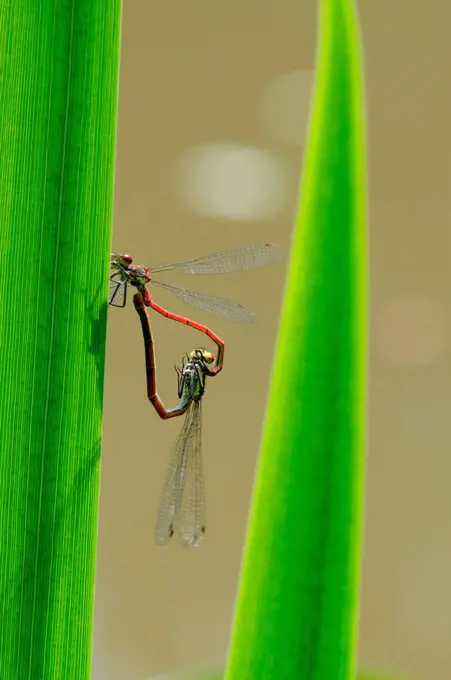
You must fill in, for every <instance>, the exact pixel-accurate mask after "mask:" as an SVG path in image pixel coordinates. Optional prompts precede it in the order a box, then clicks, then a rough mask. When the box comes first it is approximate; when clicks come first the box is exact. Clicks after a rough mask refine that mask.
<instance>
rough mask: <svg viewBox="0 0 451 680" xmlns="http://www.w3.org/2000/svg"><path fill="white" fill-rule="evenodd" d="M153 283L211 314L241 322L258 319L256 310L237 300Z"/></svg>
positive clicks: (250, 321) (166, 284) (156, 282)
mask: <svg viewBox="0 0 451 680" xmlns="http://www.w3.org/2000/svg"><path fill="white" fill-rule="evenodd" d="M151 285H155V286H160V287H161V288H166V290H169V291H170V292H171V293H172V294H173V295H175V296H176V297H178V299H179V300H182V302H185V303H186V304H187V305H191V306H192V307H197V309H202V311H204V312H208V313H209V314H214V315H215V316H221V317H222V318H225V319H230V320H231V321H238V322H240V323H254V322H255V321H256V316H255V314H254V312H251V311H250V310H249V309H246V307H243V305H240V304H238V303H237V302H232V301H231V300H225V299H224V298H220V297H215V296H214V295H209V294H208V293H201V292H200V291H195V290H186V288H180V287H179V286H173V285H171V284H169V283H163V282H162V281H155V279H152V284H151Z"/></svg>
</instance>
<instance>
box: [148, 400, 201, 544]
mask: <svg viewBox="0 0 451 680" xmlns="http://www.w3.org/2000/svg"><path fill="white" fill-rule="evenodd" d="M193 422H194V411H193V403H191V405H190V406H189V408H188V410H187V412H186V415H185V418H184V421H183V427H182V429H181V431H180V433H179V435H178V437H177V439H176V440H175V442H174V444H173V446H172V449H171V453H170V455H169V464H168V468H167V472H166V477H165V480H164V484H163V490H162V493H161V497H160V503H159V506H158V512H157V522H156V526H155V540H156V542H157V543H158V545H165V544H166V543H167V542H168V541H169V539H170V538H171V537H172V536H173V534H174V530H175V526H176V524H177V520H178V517H179V509H180V503H181V499H182V495H183V491H184V487H185V480H186V468H187V461H188V453H189V447H190V444H191V439H192V429H193Z"/></svg>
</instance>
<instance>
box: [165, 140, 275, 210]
mask: <svg viewBox="0 0 451 680" xmlns="http://www.w3.org/2000/svg"><path fill="white" fill-rule="evenodd" d="M286 185H287V180H286V172H285V167H284V165H283V164H282V162H281V161H280V160H279V159H278V158H277V156H275V155H274V154H272V153H271V152H269V151H267V150H265V149H258V148H254V147H246V146H239V145H237V144H227V143H218V144H214V145H209V146H201V147H197V148H195V149H192V150H190V151H189V152H188V153H187V154H186V155H185V156H184V158H183V159H182V161H181V164H180V167H179V173H178V188H179V191H180V192H181V195H182V196H183V198H184V199H185V201H186V202H187V203H188V205H190V207H191V208H192V209H194V210H196V211H197V212H199V213H201V214H202V215H205V216H208V217H218V218H225V219H230V220H243V221H253V220H261V219H271V218H272V217H274V216H275V215H276V214H277V213H278V212H279V211H280V210H281V209H282V207H283V204H284V201H285V198H286Z"/></svg>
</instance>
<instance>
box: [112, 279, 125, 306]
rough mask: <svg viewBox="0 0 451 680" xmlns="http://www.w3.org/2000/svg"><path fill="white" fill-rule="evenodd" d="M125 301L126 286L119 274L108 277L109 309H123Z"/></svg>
mask: <svg viewBox="0 0 451 680" xmlns="http://www.w3.org/2000/svg"><path fill="white" fill-rule="evenodd" d="M126 301H127V284H126V282H125V281H123V280H122V277H121V275H120V274H119V273H116V274H112V275H111V276H110V287H109V291H108V304H109V305H110V306H111V307H125V303H126Z"/></svg>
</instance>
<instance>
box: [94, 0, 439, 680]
mask: <svg viewBox="0 0 451 680" xmlns="http://www.w3.org/2000/svg"><path fill="white" fill-rule="evenodd" d="M316 4H317V3H315V2H314V1H313V0H303V1H301V0H288V1H287V2H275V0H272V1H269V0H258V1H257V0H248V2H241V1H238V0H231V1H230V2H228V3H219V2H214V1H212V0H208V1H207V0H193V1H191V2H171V1H170V0H167V1H165V2H159V3H156V2H148V1H146V0H124V10H123V36H122V65H121V79H120V106H119V141H118V155H117V185H116V204H115V227H114V241H113V246H114V249H116V250H125V251H128V252H130V253H132V254H133V255H134V257H135V260H136V262H140V263H144V264H147V265H151V264H155V263H158V262H161V261H166V260H172V259H180V258H187V257H194V256H198V255H201V254H205V253H208V252H211V251H215V250H219V249H222V248H226V247H233V246H235V245H241V244H245V243H251V242H258V241H267V240H272V241H277V242H279V243H280V244H282V245H283V246H285V247H288V246H289V243H290V235H291V229H292V223H293V216H294V210H295V205H296V194H297V187H298V173H299V169H300V167H301V162H302V154H303V143H304V131H305V129H304V128H305V122H306V120H307V114H308V101H309V95H310V86H311V79H312V69H313V67H314V57H315V35H316ZM360 7H361V18H362V23H363V34H364V44H365V56H366V78H367V99H368V126H369V154H370V217H371V267H372V271H371V276H372V325H371V359H370V379H371V385H370V441H369V456H368V484H367V503H366V504H367V515H366V546H365V564H364V572H363V596H362V609H361V612H362V613H361V629H360V664H361V665H365V666H367V667H374V668H388V669H390V670H394V671H399V672H403V673H405V674H407V675H410V676H411V677H413V678H419V679H420V678H424V679H425V680H426V678H427V680H449V678H450V677H451V671H450V668H451V644H450V630H451V578H450V574H451V535H450V533H451V532H450V530H451V513H450V492H449V488H450V480H451V456H450V452H449V445H448V442H449V439H450V433H449V422H450V413H451V410H450V406H451V388H450V384H451V380H450V378H451V374H450V353H449V348H450V336H449V330H450V328H449V312H448V307H449V303H450V286H449V250H450V243H449V219H450V212H451V201H450V198H449V189H450V160H449V159H450V135H449V121H450V119H451V116H450V114H451V92H450V88H449V65H450V57H451V41H450V35H451V33H450V30H451V5H450V4H449V2H448V0H435V1H434V2H431V1H430V0H377V1H376V2H375V1H374V0H362V2H361V3H360ZM284 274H285V266H284V265H283V264H282V265H280V264H278V265H276V266H274V267H271V268H268V269H263V270H257V271H255V272H249V273H242V274H235V275H231V276H223V277H208V278H207V277H189V276H184V277H182V276H181V275H180V276H176V275H174V276H169V275H168V276H166V277H165V280H167V281H170V282H174V283H178V284H181V285H185V286H186V287H190V286H192V288H194V289H204V290H208V291H211V292H213V293H215V294H218V295H221V296H224V297H230V298H232V299H235V300H237V301H239V302H241V303H243V304H245V305H246V306H249V307H250V308H252V309H253V310H254V311H255V312H256V313H257V315H258V323H257V324H255V325H252V326H244V325H240V324H233V323H231V322H227V321H223V320H221V319H217V318H215V317H211V316H208V315H206V314H203V313H201V312H199V311H196V310H193V309H192V308H189V307H187V306H185V305H183V304H182V303H181V302H179V301H178V300H176V299H174V298H173V297H172V296H170V294H169V293H166V291H161V292H160V290H159V289H154V296H155V298H156V300H157V301H159V302H160V303H161V304H163V305H167V306H168V307H169V308H170V309H172V310H173V311H177V312H180V313H185V314H188V315H190V314H191V315H192V316H193V317H194V318H195V319H196V320H199V321H201V322H203V323H206V324H208V325H211V327H212V328H214V330H215V331H216V332H217V333H218V334H220V335H221V336H222V337H223V338H224V339H225V341H226V343H227V347H226V356H225V370H224V372H223V373H222V374H221V376H219V377H218V379H217V380H216V381H214V382H211V383H210V384H209V385H208V394H207V396H206V399H205V401H204V434H203V451H204V458H205V475H206V493H207V513H208V516H207V536H206V539H205V541H204V543H203V545H202V546H201V548H199V549H198V550H191V551H190V550H186V549H183V548H182V547H181V546H180V545H179V544H178V542H177V540H173V541H172V542H171V544H170V545H169V546H168V547H166V548H164V549H161V548H158V547H156V546H155V545H154V541H153V528H154V521H155V512H156V506H157V501H158V497H159V493H160V488H161V484H162V480H163V475H164V472H165V467H166V463H167V456H168V453H169V450H170V447H171V444H172V442H173V440H174V438H175V436H176V434H177V432H178V431H179V428H180V426H181V420H178V421H177V420H175V421H172V422H163V421H161V420H160V419H159V418H158V417H157V415H156V413H155V412H154V411H153V409H152V408H151V406H150V405H149V404H148V402H147V400H146V393H145V376H144V363H143V361H144V360H143V349H142V340H141V336H140V328H139V325H138V323H137V319H136V318H135V313H134V310H133V308H132V306H129V305H128V306H127V308H126V309H124V310H118V309H114V310H111V312H110V313H109V322H108V357H107V372H106V393H105V421H104V446H103V466H102V492H101V512H100V542H99V555H98V576H97V590H96V615H95V619H96V622H95V636H94V665H93V675H92V678H93V680H148V679H150V678H156V677H157V676H162V675H163V674H166V673H168V672H171V671H176V670H183V669H186V670H196V669H197V668H204V667H209V666H218V665H221V664H222V663H223V659H224V657H225V654H226V649H227V644H228V634H229V626H230V624H231V620H232V615H233V606H234V598H235V592H236V588H237V581H238V576H239V566H240V557H241V550H242V545H243V539H244V534H245V528H246V518H247V512H248V507H249V501H250V495H251V489H252V482H253V474H254V467H255V463H256V456H257V451H258V446H259V437H260V431H261V427H262V421H263V418H264V410H265V403H266V391H267V385H268V380H269V375H270V368H271V361H272V356H273V350H274V342H275V338H276V332H277V322H278V310H279V305H280V301H281V296H282V292H283V284H284ZM152 316H153V319H152V321H153V329H154V334H155V338H156V343H157V345H156V350H157V361H158V366H159V369H160V372H159V378H160V381H159V391H160V394H161V395H162V397H163V400H164V401H165V402H166V404H167V405H173V404H174V403H175V398H176V392H175V387H176V377H175V374H174V371H173V363H174V362H175V361H177V362H178V361H179V360H180V357H181V355H182V353H183V352H184V351H188V350H190V349H192V348H193V347H194V346H195V345H196V344H198V343H199V336H198V334H196V332H195V331H192V330H190V329H188V328H185V327H183V326H180V325H178V324H175V323H173V322H170V321H167V320H165V319H162V318H161V317H159V316H158V315H156V314H153V315H152ZM201 340H202V342H203V341H204V338H203V337H202V339H201ZM201 344H202V343H201ZM208 346H209V345H208Z"/></svg>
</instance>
